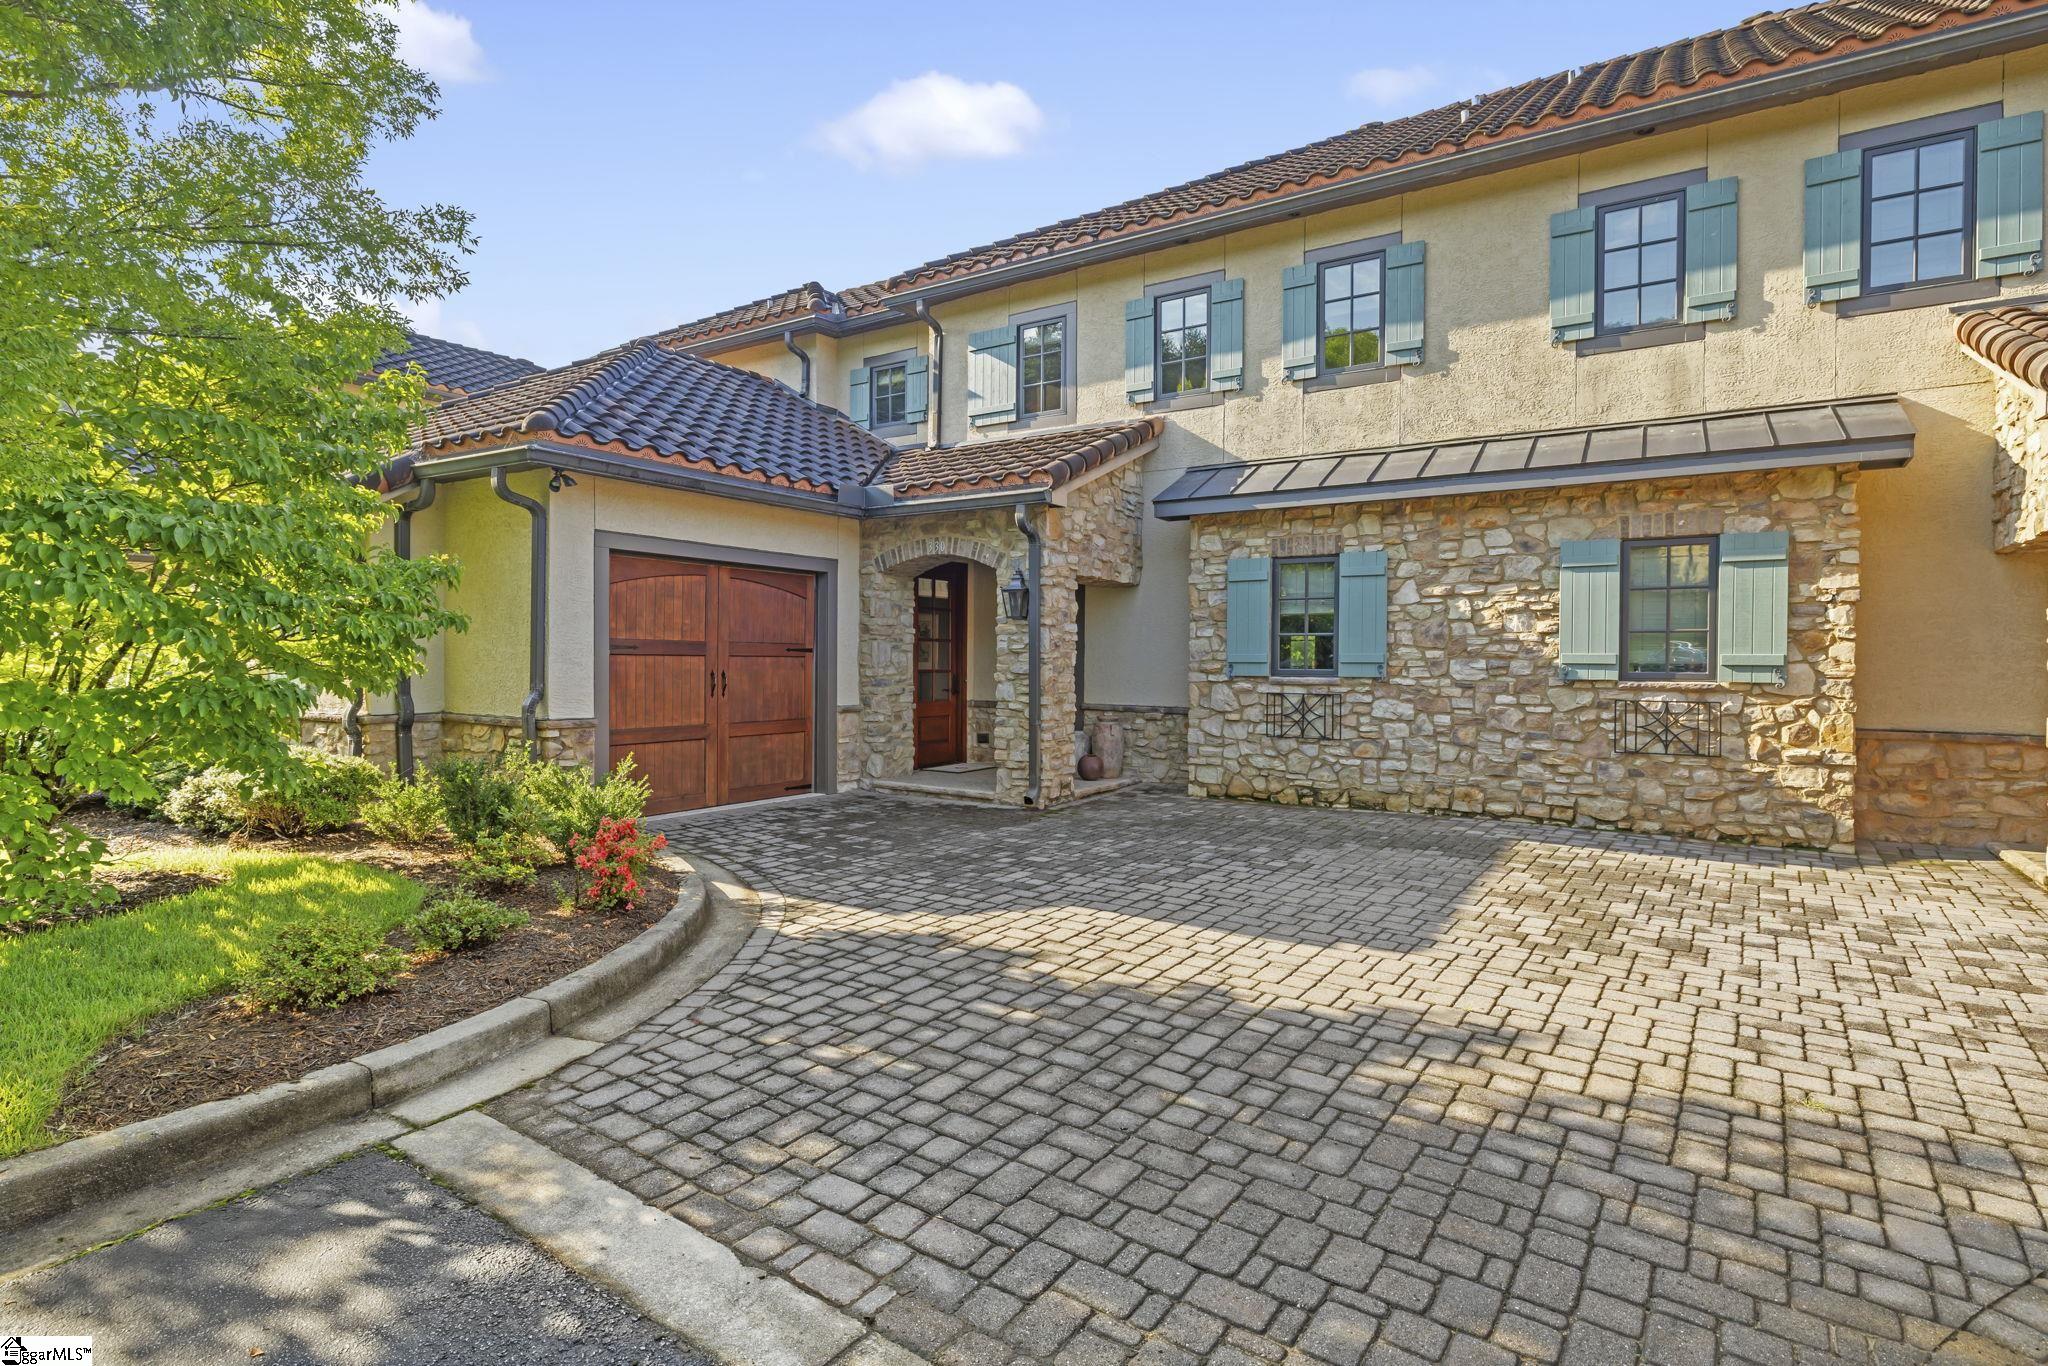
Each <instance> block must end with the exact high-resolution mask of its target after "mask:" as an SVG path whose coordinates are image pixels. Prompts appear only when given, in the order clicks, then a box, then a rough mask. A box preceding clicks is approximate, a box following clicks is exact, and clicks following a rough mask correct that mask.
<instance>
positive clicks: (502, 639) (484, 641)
mask: <svg viewBox="0 0 2048 1366" xmlns="http://www.w3.org/2000/svg"><path fill="white" fill-rule="evenodd" d="M511 484H512V487H513V489H514V490H515V491H517V492H519V493H523V494H526V495H527V496H528V497H532V498H542V499H545V498H547V497H548V493H547V479H546V476H545V475H538V474H526V475H517V476H514V477H513V478H512V480H511ZM429 520H431V524H432V527H433V532H434V539H435V540H436V541H437V542H438V545H439V548H440V549H441V550H442V551H443V552H445V553H447V554H449V555H452V556H454V557H455V559H456V561H457V562H458V563H459V564H460V565H461V566H462V581H461V582H460V583H459V584H458V585H457V586H456V588H455V590H454V591H453V592H452V593H450V594H449V595H448V603H449V605H450V606H452V607H454V608H455V609H456V610H458V611H461V612H464V613H466V614H467V615H468V617H469V629H468V630H466V631H454V632H450V633H448V634H447V636H446V637H445V638H444V639H443V642H442V646H441V667H440V669H439V670H437V671H430V672H429V673H428V674H427V675H426V676H423V677H422V678H421V679H419V680H418V681H417V682H415V683H414V685H413V688H414V691H413V698H414V702H413V705H414V706H415V707H416V708H417V709H418V710H420V711H434V712H438V711H451V712H461V713H465V714H468V715H474V716H517V715H518V714H519V704H520V703H521V702H522V701H523V700H524V699H525V697H526V690H527V660H526V646H527V604H528V601H529V592H530V585H531V580H530V579H529V578H528V565H529V564H530V563H531V557H530V556H529V554H528V529H527V525H528V519H527V515H526V513H525V512H523V511H522V510H520V509H519V508H516V507H513V506H512V505H511V504H510V503H507V502H505V501H504V500H503V499H501V498H499V497H498V496H497V495H496V494H494V493H492V492H491V486H490V482H489V481H488V480H484V479H469V480H464V481H462V482H461V483H455V484H447V485H444V486H443V487H442V488H441V490H440V492H439V494H438V495H437V496H436V498H435V500H434V506H433V507H431V508H429V509H428V510H427V511H426V512H424V513H421V514H419V515H418V516H417V517H416V518H415V519H414V531H415V536H416V539H417V540H425V539H426V537H425V536H424V535H422V534H421V533H422V532H424V530H425V528H423V527H422V526H421V525H420V523H422V522H426V521H429ZM571 714H573V715H580V716H588V715H589V714H590V713H589V711H588V710H585V711H582V712H579V713H571Z"/></svg>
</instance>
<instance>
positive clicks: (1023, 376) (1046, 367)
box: [1017, 318, 1067, 417]
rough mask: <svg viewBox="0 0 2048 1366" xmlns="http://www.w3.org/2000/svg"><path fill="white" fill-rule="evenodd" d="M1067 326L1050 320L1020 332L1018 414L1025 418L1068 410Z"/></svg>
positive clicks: (1019, 329) (1060, 320)
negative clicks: (1066, 408) (1066, 384)
mask: <svg viewBox="0 0 2048 1366" xmlns="http://www.w3.org/2000/svg"><path fill="white" fill-rule="evenodd" d="M1066 365H1067V322H1066V319H1065V318H1047V319H1044V320H1043V321H1041V322H1034V323H1025V324H1024V325H1023V326H1021V327H1019V328H1018V329H1017V412H1018V414H1019V415H1020V416H1023V417H1033V416H1036V415H1037V414H1039V413H1057V412H1059V411H1061V410H1062V409H1063V408H1065V407H1066V391H1065V383H1066V373H1067V371H1066Z"/></svg>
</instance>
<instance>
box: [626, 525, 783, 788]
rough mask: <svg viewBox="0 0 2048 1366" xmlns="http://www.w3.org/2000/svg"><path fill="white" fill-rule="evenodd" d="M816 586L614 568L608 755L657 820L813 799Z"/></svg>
mask: <svg viewBox="0 0 2048 1366" xmlns="http://www.w3.org/2000/svg"><path fill="white" fill-rule="evenodd" d="M816 592H817V580H816V579H815V578H814V577H812V576H811V575H809V574H795V573H789V572H787V571H784V570H776V569H754V568H750V567H748V566H745V565H730V564H708V563H702V562H699V561H695V560H674V559H668V558H665V557H662V556H656V555H634V554H624V553H614V554H613V555H612V557H611V609H610V610H611V645H610V651H611V654H610V660H609V666H610V705H609V710H608V718H609V719H608V725H609V735H608V747H609V750H610V758H611V762H612V763H614V764H616V763H618V761H619V759H620V757H621V756H622V755H625V754H631V755H632V756H633V761H634V763H635V764H636V765H637V766H638V767H639V770H640V772H641V774H642V775H643V776H645V777H646V779H647V781H648V784H649V786H650V787H651V789H652V795H651V797H650V798H649V800H648V804H647V809H648V810H649V811H651V812H661V811H688V810H692V809H695V808H697V807H704V806H721V805H724V804H725V803H728V802H747V801H757V800H759V799H761V798H763V797H785V796H789V795H790V794H792V793H797V792H808V791H810V790H811V781H812V774H813V773H814V772H815V768H814V763H813V752H814V751H813V744H814V738H813V737H814V735H815V730H816V727H815V725H814V724H813V717H812V698H813V686H812V684H813V673H812V655H813V652H814V650H815V648H816V644H817V642H816V639H815V635H814V632H815V629H816V622H817V614H816V600H815V596H814V595H815V594H816Z"/></svg>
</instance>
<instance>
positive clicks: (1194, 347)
mask: <svg viewBox="0 0 2048 1366" xmlns="http://www.w3.org/2000/svg"><path fill="white" fill-rule="evenodd" d="M1158 316H1159V346H1158V354H1159V392H1160V394H1162V395H1171V394H1185V393H1192V392H1195V391H1198V390H1203V389H1207V388H1208V387H1209V291H1208V290H1206V289H1198V290H1195V291H1193V292H1191V293H1188V294H1175V295H1172V296H1170V297H1168V298H1164V299H1161V300H1160V301H1159V308H1158Z"/></svg>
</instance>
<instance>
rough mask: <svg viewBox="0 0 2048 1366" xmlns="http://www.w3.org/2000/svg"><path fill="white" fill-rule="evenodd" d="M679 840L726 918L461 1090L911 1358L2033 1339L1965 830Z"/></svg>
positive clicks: (789, 831)
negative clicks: (1727, 841)
mask: <svg viewBox="0 0 2048 1366" xmlns="http://www.w3.org/2000/svg"><path fill="white" fill-rule="evenodd" d="M673 838H674V839H675V842H676V844H677V846H678V848H680V849H682V850H683V851H685V852H688V851H692V850H695V851H699V852H702V853H703V854H705V855H706V856H707V857H710V858H713V859H715V860H717V861H719V862H722V863H724V864H726V865H727V866H728V867H730V868H732V869H733V870H734V871H735V872H738V873H740V874H742V875H743V876H745V877H746V878H748V879H749V881H751V882H753V883H754V884H755V885H756V886H757V887H759V888H761V889H762V890H763V892H764V893H766V894H767V896H766V901H765V905H764V918H763V924H762V927H761V929H760V930H759V931H758V932H757V933H756V934H755V936H754V938H753V940H752V941H751V942H750V943H749V945H748V947H747V949H746V950H745V951H744V952H743V954H742V956H741V958H740V959H739V960H736V961H735V963H734V964H733V966H732V967H731V968H729V969H728V970H727V972H726V973H725V974H722V975H721V978H720V979H717V980H716V981H715V982H714V983H713V984H712V986H711V987H707V988H706V990H705V991H703V992H700V993H699V994H698V995H697V996H695V997H692V998H690V999H689V1000H687V1001H685V1002H684V1003H683V1004H682V1005H680V1006H679V1007H677V1008H676V1009H675V1010H673V1011H671V1012H669V1013H668V1014H666V1015H663V1016H660V1017H658V1018H657V1019H655V1020H653V1021H650V1022H649V1023H648V1024H647V1025H645V1026H643V1027H642V1028H641V1029H640V1030H638V1031H637V1032H635V1033H634V1034H632V1035H631V1036H629V1037H628V1038H627V1039H625V1040H623V1041H621V1042H620V1043H618V1044H615V1045H613V1046H611V1047H609V1048H607V1049H605V1050H603V1051H601V1052H598V1053H594V1054H592V1055H591V1056H590V1057H589V1058H588V1059H586V1060H585V1061H584V1062H583V1063H581V1064H578V1065H576V1066H574V1067H572V1068H570V1069H568V1070H566V1071H564V1072H562V1073H559V1074H557V1076H556V1077H554V1078H552V1079H550V1080H549V1081H548V1082H546V1083H543V1084H542V1085H541V1086H540V1087H538V1088H536V1089H534V1090H532V1091H528V1092H524V1093H521V1094H519V1095H518V1096H515V1097H513V1098H511V1099H509V1100H507V1101H505V1102H501V1103H500V1105H499V1107H498V1113H499V1114H500V1116H501V1117H502V1118H505V1119H506V1120H507V1121H508V1122H511V1123H514V1124H516V1125H518V1126H520V1127H521V1128H523V1129H525V1130H526V1131H527V1132H529V1133H531V1134H533V1135H534V1136H536V1137H538V1138H540V1139H542V1140H543V1141H545V1142H547V1143H550V1144H552V1145H554V1146H555V1147H557V1148H558V1149H560V1150H561V1151H563V1152H565V1153H568V1154H569V1155H571V1156H574V1157H577V1158H579V1159H581V1160H583V1161H585V1162H586V1163H588V1164H589V1165H591V1166H592V1167H593V1168H595V1169H597V1170H599V1171H601V1172H603V1173H604V1174H606V1175H608V1176H610V1177H611V1178H612V1179H614V1180H617V1181H620V1182H621V1183H623V1184H625V1185H627V1186H629V1187H631V1188H632V1189H633V1190H634V1191H636V1192H638V1193H639V1194H640V1195H641V1196H642V1197H643V1198H645V1199H648V1200H651V1201H653V1202H654V1203H656V1204H658V1205H661V1206H662V1207H664V1208H668V1209H670V1210H672V1211H673V1212H674V1213H675V1214H676V1215H677V1216H678V1217H680V1218H683V1219H685V1220H687V1221H689V1222H690V1223H691V1224H693V1225H695V1226H696V1227H697V1228H699V1229H702V1230H704V1231H706V1232H708V1233H710V1234H711V1235H713V1236H715V1237H717V1238H719V1239H721V1240H724V1241H726V1242H728V1243H730V1244H731V1245H732V1246H734V1247H735V1248H736V1249H737V1250H738V1251H739V1252H740V1253H741V1254H742V1255H743V1256H745V1257H748V1258H751V1259H753V1260H754V1261H756V1262H758V1263H759V1264H761V1265H763V1266H766V1267H770V1268H773V1269H774V1270H775V1271H777V1272H779V1273H780V1274H783V1275H786V1276H788V1277H789V1278H790V1279H792V1280H794V1281H796V1282H798V1283H799V1284H801V1285H804V1286H806V1287H808V1288H809V1289H811V1290H813V1291H815V1292H816V1293H818V1294H819V1295H822V1296H824V1297H826V1298H828V1299H831V1300H833V1301H835V1302H837V1303H841V1304H847V1305H851V1306H853V1307H854V1308H855V1309H856V1310H857V1311H859V1312H862V1313H866V1314H871V1315H872V1316H873V1317H874V1320H875V1322H876V1324H877V1326H878V1327H879V1328H880V1329H881V1330H882V1331H884V1332H885V1333H887V1334H889V1335H890V1336H892V1337H894V1338H895V1339H897V1340H898V1341H900V1342H902V1343H903V1344H905V1345H906V1346H908V1347H911V1348H912V1349H914V1350H916V1351H919V1352H921V1353H924V1354H925V1355H927V1356H930V1357H933V1358H935V1359H938V1360H960V1361H968V1362H976V1363H981V1362H1002V1361H1006V1360H1012V1359H1021V1360H1044V1359H1053V1360H1058V1361H1062V1362H1066V1361H1076V1362H1083V1361H1118V1360H1124V1359H1127V1358H1135V1359H1138V1360H1143V1361H1159V1362H1182V1361H1195V1360H1210V1361H1235V1360H1245V1359H1264V1360H1273V1361H1277V1360H1281V1359H1282V1358H1283V1357H1287V1359H1289V1360H1308V1359H1313V1360H1315V1361H1322V1362H1339V1363H1348V1362H1355V1361H1360V1360H1367V1359H1369V1360H1374V1361H1378V1360H1387V1361H1414V1360H1423V1361H1485V1362H1510V1361H1515V1360H1518V1359H1521V1360H1531V1361H1551V1360H1557V1359H1563V1360H1567V1361H1574V1362H1579V1361H1587V1362H1592V1361H1616V1362H1633V1361H1638V1360H1649V1361H1658V1362H1703V1361H1708V1360H1712V1359H1717V1358H1718V1359H1725V1360H1744V1361H1756V1362H1780V1361H1793V1360H1808V1361H1811V1360H1838V1359H1839V1360H1855V1361H1862V1360H1872V1361H1895V1360H1903V1361H1911V1360H1924V1359H1927V1358H1928V1357H1929V1356H1930V1355H1932V1354H1935V1353H1936V1352H1937V1351H1940V1350H1941V1349H1943V1348H1944V1346H1946V1348H1947V1350H1948V1351H1949V1352H1957V1351H1969V1350H1974V1351H1975V1352H1976V1353H1977V1355H1974V1356H1970V1357H1968V1359H1971V1360H2005V1359H2042V1358H2044V1357H2048V1293H2044V1292H2043V1289H2042V1287H2041V1286H2040V1285H2037V1284H2033V1281H2034V1278H2035V1277H2039V1276H2042V1275H2043V1274H2044V1273H2048V1228H2044V1223H2043V1213H2044V1209H2048V1071H2044V1050H2048V920H2044V918H2043V917H2044V912H2048V899H2043V898H2040V897H2037V896H2036V895H2035V894H2034V893H2033V892H2032V891H2031V890H2030V889H2027V888H2025V887H2024V886H2023V885H2022V884H2020V883H2019V882H2018V881H2017V880H2015V879H2013V878H2012V877H2011V876H2010V875H2009V874H2007V873H2006V872H2004V871H2003V870H2002V869H2000V868H1999V867H1998V866H1997V865H1995V864H1985V863H1969V862H1907V861H1896V862H1881V861H1877V860H1866V861H1856V860H1851V859H1841V858H1826V857H1815V856H1803V855H1798V856H1795V855H1784V854H1776V853H1770V852H1761V851H1747V850H1740V849H1734V848H1726V847H1722V846H1717V845H1708V844H1699V843H1691V842H1682V841H1676V840H1662V839H1651V838H1643V837H1627V836H1618V835H1605V834H1594V833H1588V832H1572V831H1560V830H1551V829H1545V828H1540V827H1532V826H1515V825H1499V824H1488V823H1482V822H1475V821H1464V820H1453V819H1442V818H1428V817H1401V816H1385V815H1376V814H1369V813H1356V812H1337V811H1314V810H1303V809H1289V808H1282V807H1272V806H1257V805H1238V804H1231V803H1220V802H1194V801H1189V800H1187V799H1184V798H1178V797H1167V796H1137V797H1120V798H1115V799H1111V800H1109V801H1106V802H1102V803H1097V804H1093V805H1090V806H1086V807H1083V808H1081V809H1079V810H1075V811H1071V812H1068V813H1065V814H1055V815H1052V816H1041V817H1032V816H1028V815H1022V814H1016V813H1007V812H1001V811H992V810H979V809H967V808H955V807H948V806H940V805H936V804H929V803H921V802H915V801H901V800H889V799H883V798H874V797H858V796H849V797H842V798H833V799H820V800H817V801H812V802H806V803H800V804H796V805H792V806H786V807H780V808H773V809H769V810H765V811H753V812H738V813H731V814H716V815H711V816H708V817H699V818H696V819H693V820H691V821H690V822H689V823H687V824H686V825H684V826H683V827H682V828H681V829H680V830H679V831H677V832H676V834H675V835H674V836H673ZM1994 1306H1995V1307H1994ZM1290 1349H1292V1350H1293V1352H1294V1353H1295V1355H1294V1356H1293V1357H1288V1356H1287V1354H1288V1352H1289V1350H1290Z"/></svg>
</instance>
